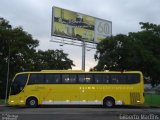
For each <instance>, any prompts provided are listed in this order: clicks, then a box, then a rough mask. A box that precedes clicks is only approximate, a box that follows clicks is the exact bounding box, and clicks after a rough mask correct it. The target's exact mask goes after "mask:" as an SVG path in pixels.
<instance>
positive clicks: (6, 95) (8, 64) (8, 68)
mask: <svg viewBox="0 0 160 120" xmlns="http://www.w3.org/2000/svg"><path fill="white" fill-rule="evenodd" d="M7 61H8V62H7V81H6V82H7V83H6V94H5V104H7V97H8V81H9V72H10V41H9V43H8V60H7Z"/></svg>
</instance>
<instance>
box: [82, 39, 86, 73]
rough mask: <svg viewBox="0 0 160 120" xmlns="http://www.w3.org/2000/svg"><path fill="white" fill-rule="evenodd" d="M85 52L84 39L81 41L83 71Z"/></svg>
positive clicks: (83, 68)
mask: <svg viewBox="0 0 160 120" xmlns="http://www.w3.org/2000/svg"><path fill="white" fill-rule="evenodd" d="M85 54H86V45H85V40H83V41H82V70H84V71H85Z"/></svg>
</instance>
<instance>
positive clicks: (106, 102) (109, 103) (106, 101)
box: [103, 97, 115, 108]
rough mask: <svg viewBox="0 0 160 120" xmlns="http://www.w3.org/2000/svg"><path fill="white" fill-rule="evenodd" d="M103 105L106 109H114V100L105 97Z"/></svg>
mask: <svg viewBox="0 0 160 120" xmlns="http://www.w3.org/2000/svg"><path fill="white" fill-rule="evenodd" d="M103 105H104V107H107V108H112V107H114V106H115V100H114V98H112V97H106V98H105V99H104V100H103Z"/></svg>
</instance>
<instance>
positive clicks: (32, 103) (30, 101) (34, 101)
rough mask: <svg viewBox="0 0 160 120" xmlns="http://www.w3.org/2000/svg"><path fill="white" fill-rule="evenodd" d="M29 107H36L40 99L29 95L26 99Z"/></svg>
mask: <svg viewBox="0 0 160 120" xmlns="http://www.w3.org/2000/svg"><path fill="white" fill-rule="evenodd" d="M26 105H27V107H30V108H35V107H37V106H38V100H37V98H35V97H29V98H28V99H27V101H26Z"/></svg>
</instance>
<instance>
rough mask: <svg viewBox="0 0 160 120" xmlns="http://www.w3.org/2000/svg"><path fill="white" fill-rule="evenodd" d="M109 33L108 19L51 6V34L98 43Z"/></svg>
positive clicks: (110, 24) (110, 31) (110, 25)
mask: <svg viewBox="0 0 160 120" xmlns="http://www.w3.org/2000/svg"><path fill="white" fill-rule="evenodd" d="M111 34H112V22H110V21H107V20H102V19H99V18H95V17H91V16H88V15H84V14H81V13H77V12H73V11H70V10H66V9H62V8H58V7H53V8H52V32H51V35H52V36H59V37H66V38H71V39H77V40H85V41H87V42H94V43H98V42H99V41H100V40H103V39H104V38H106V37H108V36H111Z"/></svg>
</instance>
